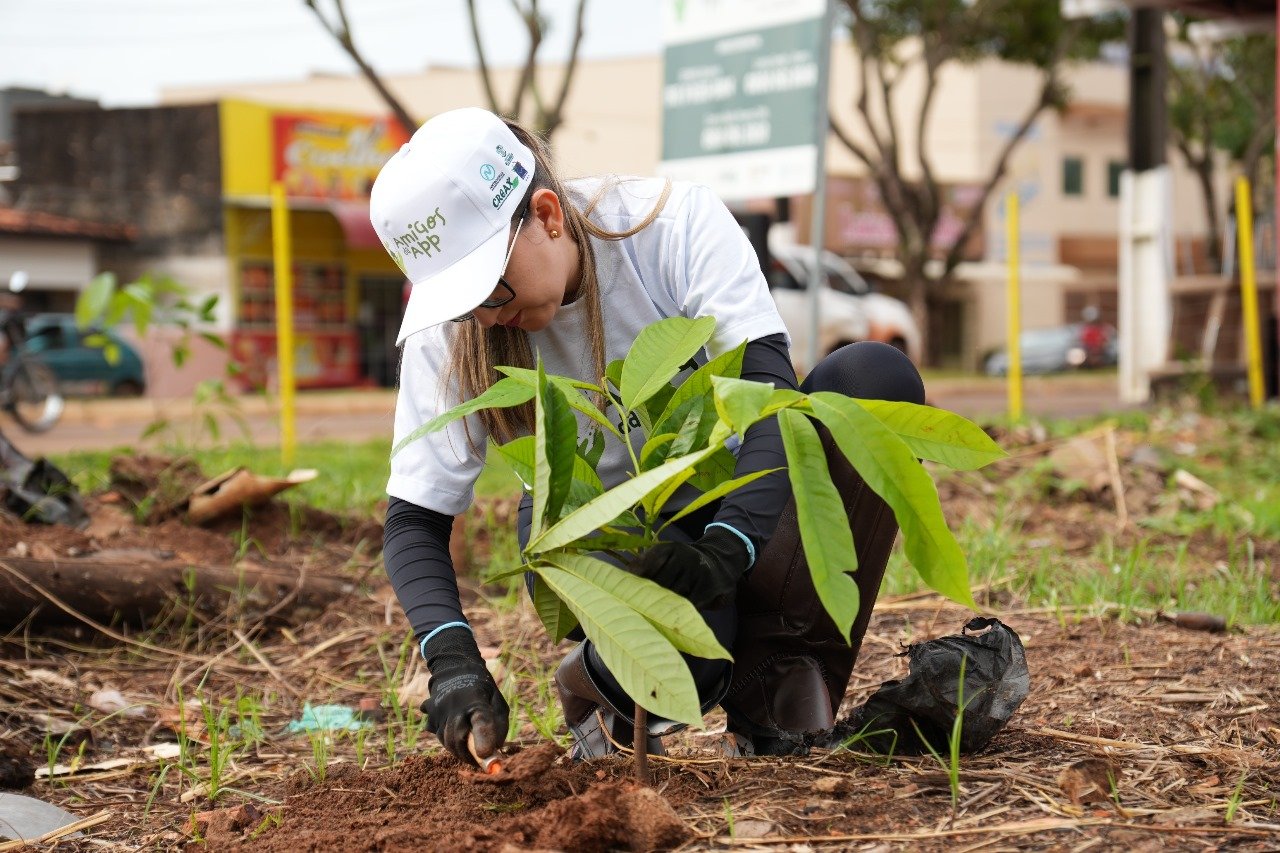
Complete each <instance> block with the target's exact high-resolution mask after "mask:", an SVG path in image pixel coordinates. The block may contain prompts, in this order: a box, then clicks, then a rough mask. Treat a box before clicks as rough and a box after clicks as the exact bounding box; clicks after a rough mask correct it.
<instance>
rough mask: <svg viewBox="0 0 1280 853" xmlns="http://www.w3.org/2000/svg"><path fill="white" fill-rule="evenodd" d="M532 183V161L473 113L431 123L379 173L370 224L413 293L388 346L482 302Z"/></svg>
mask: <svg viewBox="0 0 1280 853" xmlns="http://www.w3.org/2000/svg"><path fill="white" fill-rule="evenodd" d="M533 175H534V158H533V152H532V151H530V150H529V149H528V147H526V146H525V145H524V144H522V143H521V142H520V140H518V139H517V138H516V136H515V134H514V133H512V132H511V129H510V128H508V127H507V125H506V124H505V123H504V122H503V121H502V119H500V118H498V117H497V116H496V115H494V114H493V113H491V112H489V111H488V110H482V109H479V108H476V107H467V108H465V109H460V110H451V111H449V112H446V113H441V114H440V115H437V116H436V117H434V118H432V119H431V120H430V121H428V122H426V123H425V124H423V125H422V126H421V127H419V128H418V130H417V131H416V132H415V133H414V134H413V136H412V137H411V138H410V139H409V141H408V142H406V143H405V144H404V145H403V146H401V148H400V150H399V151H397V152H396V154H395V155H394V156H393V157H392V158H391V159H390V160H388V161H387V163H386V165H384V166H383V167H382V171H380V172H379V173H378V178H377V180H375V181H374V183H373V190H372V191H371V192H370V194H369V220H370V222H372V223H373V228H374V230H375V231H377V232H378V238H379V239H380V240H382V245H383V247H384V248H385V249H386V250H387V253H388V254H390V255H391V257H392V259H393V260H394V261H395V262H396V264H398V265H399V267H400V269H401V271H402V272H403V273H404V274H405V276H406V277H407V278H408V279H409V282H410V284H411V285H412V288H411V290H410V292H409V303H408V305H407V306H405V311H404V320H403V321H402V322H401V324H400V333H399V335H397V336H396V343H397V344H400V343H403V342H404V339H405V338H407V337H408V336H409V335H412V334H414V333H415V332H420V331H422V330H423V329H426V328H429V327H431V326H435V325H438V324H440V323H443V322H445V321H447V320H451V319H453V318H454V317H458V316H461V315H463V314H466V313H468V312H469V311H471V310H472V309H473V308H475V307H476V306H477V305H479V304H480V303H481V302H483V301H484V300H485V299H487V298H488V297H489V294H491V293H492V292H493V289H494V288H495V287H497V285H498V278H499V276H501V275H502V266H503V263H504V262H505V259H506V255H507V245H508V243H509V241H510V239H511V227H510V226H511V220H512V219H513V218H514V213H515V211H516V210H517V209H518V208H519V206H520V203H521V201H522V200H523V199H524V197H525V196H526V195H528V193H529V186H530V183H531V181H532V180H533Z"/></svg>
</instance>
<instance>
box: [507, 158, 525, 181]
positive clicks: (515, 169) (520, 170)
mask: <svg viewBox="0 0 1280 853" xmlns="http://www.w3.org/2000/svg"><path fill="white" fill-rule="evenodd" d="M511 170H512V171H513V172H515V173H516V174H517V175H519V176H520V177H522V178H527V177H529V173H528V172H526V171H525V168H524V166H522V165H520V161H519V160H517V161H516V164H515V165H514V166H512V167H511Z"/></svg>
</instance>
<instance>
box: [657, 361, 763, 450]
mask: <svg viewBox="0 0 1280 853" xmlns="http://www.w3.org/2000/svg"><path fill="white" fill-rule="evenodd" d="M746 350H747V342H746V341H743V342H742V343H741V344H739V345H738V346H736V347H734V348H733V349H731V350H729V351H728V352H724V353H721V354H720V355H718V356H716V357H715V358H713V359H711V360H710V361H708V362H707V363H706V364H704V365H702V367H699V368H698V369H697V370H695V371H694V372H693V373H691V374H690V375H689V378H688V379H686V380H685V381H683V382H681V383H680V385H679V387H677V388H676V391H675V393H674V394H672V395H671V399H670V400H669V401H667V408H666V410H665V411H663V413H662V416H661V417H660V418H658V420H657V428H658V430H659V431H661V432H673V431H676V428H677V427H679V426H680V425H681V424H683V423H684V422H685V420H686V418H687V413H688V409H687V407H688V406H689V405H690V404H691V403H693V402H695V401H696V402H698V403H701V402H702V401H704V400H706V399H707V398H708V397H710V396H711V392H712V387H711V377H713V376H728V377H731V378H733V379H737V378H738V376H739V375H740V374H741V373H742V356H743V354H744V353H745V352H746Z"/></svg>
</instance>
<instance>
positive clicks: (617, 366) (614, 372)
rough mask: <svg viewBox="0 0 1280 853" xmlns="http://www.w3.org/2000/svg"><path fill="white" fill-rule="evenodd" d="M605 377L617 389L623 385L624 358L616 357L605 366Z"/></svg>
mask: <svg viewBox="0 0 1280 853" xmlns="http://www.w3.org/2000/svg"><path fill="white" fill-rule="evenodd" d="M604 378H605V380H606V381H607V382H608V383H609V384H610V385H612V386H613V390H615V391H617V390H618V389H620V388H621V387H622V359H620V358H615V359H614V360H613V361H611V362H609V363H608V364H606V365H605V367H604Z"/></svg>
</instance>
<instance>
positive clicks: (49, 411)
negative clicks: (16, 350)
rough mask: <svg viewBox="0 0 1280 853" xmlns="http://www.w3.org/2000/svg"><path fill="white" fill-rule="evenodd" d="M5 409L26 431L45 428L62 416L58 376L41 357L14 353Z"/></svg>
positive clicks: (47, 428)
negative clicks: (15, 356) (8, 396)
mask: <svg viewBox="0 0 1280 853" xmlns="http://www.w3.org/2000/svg"><path fill="white" fill-rule="evenodd" d="M11 382H12V385H11V386H10V387H11V392H12V396H11V398H10V400H9V411H10V413H11V414H12V415H13V419H14V420H16V421H17V422H18V424H19V425H20V426H21V427H22V428H23V429H25V430H26V431H27V432H46V431H48V430H50V429H52V428H53V425H54V424H56V423H57V422H58V418H60V417H62V393H61V392H60V391H59V389H58V377H56V376H54V374H53V371H52V370H50V369H49V365H47V364H45V363H44V362H42V361H36V360H34V359H30V358H26V357H23V356H19V357H18V363H17V364H16V365H14V368H13V373H12V378H11Z"/></svg>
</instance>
